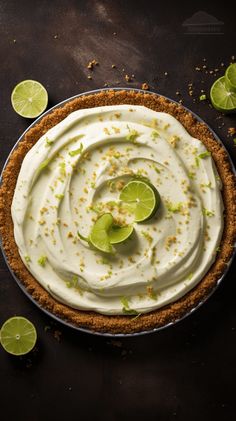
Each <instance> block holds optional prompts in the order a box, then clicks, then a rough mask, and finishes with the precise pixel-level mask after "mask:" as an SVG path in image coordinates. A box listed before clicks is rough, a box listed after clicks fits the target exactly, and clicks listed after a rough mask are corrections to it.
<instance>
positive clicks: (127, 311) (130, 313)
mask: <svg viewBox="0 0 236 421" xmlns="http://www.w3.org/2000/svg"><path fill="white" fill-rule="evenodd" d="M122 313H124V314H129V315H130V316H135V315H136V316H139V315H140V313H138V312H137V311H136V310H134V309H132V308H129V309H127V308H125V307H123V308H122ZM132 320H133V319H132Z"/></svg>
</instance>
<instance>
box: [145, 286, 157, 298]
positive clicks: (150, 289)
mask: <svg viewBox="0 0 236 421" xmlns="http://www.w3.org/2000/svg"><path fill="white" fill-rule="evenodd" d="M147 295H148V297H149V298H151V299H152V300H155V301H156V300H157V293H156V292H155V291H154V289H153V287H147Z"/></svg>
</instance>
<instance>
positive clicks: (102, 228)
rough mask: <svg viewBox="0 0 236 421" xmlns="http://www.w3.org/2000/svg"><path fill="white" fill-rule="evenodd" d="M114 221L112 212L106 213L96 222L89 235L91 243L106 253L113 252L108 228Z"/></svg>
mask: <svg viewBox="0 0 236 421" xmlns="http://www.w3.org/2000/svg"><path fill="white" fill-rule="evenodd" d="M112 223H113V216H112V215H111V214H110V213H104V214H103V215H102V216H100V218H98V219H97V221H96V222H95V224H94V226H93V228H92V230H91V233H90V236H89V241H90V243H91V244H92V245H93V246H94V247H96V248H97V249H98V250H100V251H103V252H105V253H111V252H112V245H111V243H110V240H109V236H108V230H109V228H110V227H111V226H112Z"/></svg>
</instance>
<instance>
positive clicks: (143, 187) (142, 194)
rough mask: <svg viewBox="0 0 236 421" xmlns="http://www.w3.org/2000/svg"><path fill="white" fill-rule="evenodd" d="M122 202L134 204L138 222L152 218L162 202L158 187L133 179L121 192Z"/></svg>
mask: <svg viewBox="0 0 236 421" xmlns="http://www.w3.org/2000/svg"><path fill="white" fill-rule="evenodd" d="M120 200H122V202H125V203H128V204H131V205H133V206H134V208H133V209H134V215H135V221H136V222H142V221H146V220H147V219H149V218H151V217H152V216H153V215H154V214H155V212H156V211H157V208H158V206H159V204H160V196H159V193H158V191H157V190H156V188H155V187H154V186H153V185H152V184H150V183H145V182H144V181H139V180H133V181H130V182H129V183H127V184H126V185H125V186H124V188H123V190H122V191H121V193H120Z"/></svg>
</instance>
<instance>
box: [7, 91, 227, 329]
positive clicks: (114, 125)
mask: <svg viewBox="0 0 236 421" xmlns="http://www.w3.org/2000/svg"><path fill="white" fill-rule="evenodd" d="M0 211H1V212H0V217H1V219H0V223H1V233H2V239H3V247H4V250H5V253H6V256H7V259H8V262H9V264H10V266H11V268H12V269H13V271H14V273H15V274H16V275H17V277H18V278H19V279H20V281H21V282H22V284H23V285H24V286H25V287H26V289H27V290H28V292H29V293H30V294H31V295H32V297H33V298H34V299H35V300H36V301H37V302H38V303H39V304H40V305H41V306H42V307H43V308H45V309H48V310H49V311H50V312H52V313H53V314H56V315H58V316H60V317H61V318H62V319H64V320H67V321H69V322H70V323H72V324H74V325H76V326H78V327H83V328H88V329H91V330H96V331H99V332H110V333H131V332H140V331H144V330H149V329H153V328H156V327H160V326H163V325H165V324H167V323H169V322H171V321H175V320H178V319H179V318H181V317H183V316H184V315H185V314H186V313H188V312H189V311H190V310H191V309H192V308H194V307H196V306H197V305H198V304H199V302H201V301H202V300H204V298H205V297H206V296H208V295H209V293H210V292H211V291H212V290H213V289H214V287H215V286H216V284H217V281H218V280H219V278H220V276H221V275H222V273H223V272H224V270H225V268H226V265H227V262H228V261H229V260H230V257H231V255H232V253H233V245H234V240H235V179H234V175H233V173H232V170H231V166H230V163H229V161H228V158H227V154H226V152H225V151H224V149H223V148H222V146H221V145H220V144H219V143H218V142H217V141H216V140H215V139H214V137H213V135H212V134H211V133H210V131H209V130H208V128H207V127H206V126H205V125H204V124H203V123H200V122H198V121H196V120H195V119H194V118H193V116H192V115H191V114H190V113H189V112H187V111H186V110H185V109H184V108H183V107H181V106H180V105H177V104H175V103H172V102H170V101H168V100H166V99H165V98H163V97H160V96H157V95H154V94H144V93H141V92H140V93H137V92H132V91H116V92H114V91H103V92H101V93H97V94H91V95H88V96H82V97H78V98H76V99H74V100H72V101H71V102H69V103H67V104H66V105H64V106H61V107H60V108H58V109H56V110H54V111H52V112H51V113H50V114H49V115H48V116H46V117H44V118H43V119H42V120H41V121H40V122H39V123H38V124H37V125H36V126H35V127H33V128H32V129H30V130H29V131H28V132H27V134H26V135H25V136H24V138H23V140H22V141H21V142H20V143H19V145H18V147H17V149H16V150H15V151H14V152H13V153H12V154H11V157H10V159H9V161H8V164H7V166H6V168H5V170H4V174H3V183H2V187H1V208H0Z"/></svg>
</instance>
